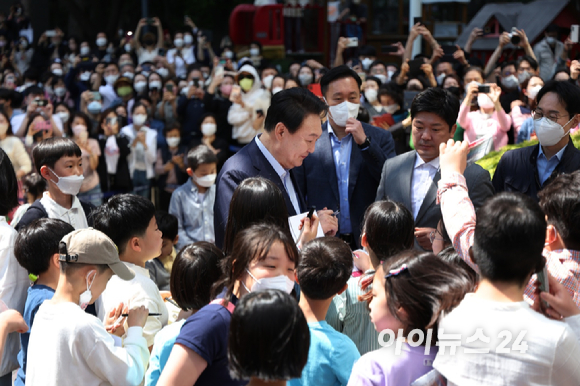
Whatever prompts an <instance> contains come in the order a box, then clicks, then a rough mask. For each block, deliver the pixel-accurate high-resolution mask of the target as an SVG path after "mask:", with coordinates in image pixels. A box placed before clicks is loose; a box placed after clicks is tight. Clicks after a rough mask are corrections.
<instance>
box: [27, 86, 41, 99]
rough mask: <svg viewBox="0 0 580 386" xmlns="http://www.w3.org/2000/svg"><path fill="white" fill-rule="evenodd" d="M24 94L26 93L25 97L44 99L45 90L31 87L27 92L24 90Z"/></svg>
mask: <svg viewBox="0 0 580 386" xmlns="http://www.w3.org/2000/svg"><path fill="white" fill-rule="evenodd" d="M23 93H24V96H25V97H27V96H29V95H34V96H42V97H44V90H43V89H41V88H40V87H38V86H30V87H28V88H27V89H26V90H24V92H23Z"/></svg>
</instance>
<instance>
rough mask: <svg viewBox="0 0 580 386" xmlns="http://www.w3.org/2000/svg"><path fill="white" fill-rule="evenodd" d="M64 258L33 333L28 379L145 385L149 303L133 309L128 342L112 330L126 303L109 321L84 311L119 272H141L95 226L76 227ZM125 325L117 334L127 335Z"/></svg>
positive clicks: (88, 385) (63, 248)
mask: <svg viewBox="0 0 580 386" xmlns="http://www.w3.org/2000/svg"><path fill="white" fill-rule="evenodd" d="M59 261H60V277H59V281H58V285H57V287H56V291H55V293H54V297H53V298H52V299H51V300H47V301H45V302H44V303H43V304H42V305H41V306H40V308H39V310H38V313H37V314H36V317H35V320H34V328H33V329H32V330H31V333H30V341H29V346H28V369H27V370H28V371H27V374H26V384H27V385H33V386H34V385H43V386H50V385H54V386H56V385H70V384H82V385H85V386H92V385H95V386H96V385H100V386H102V385H113V384H123V385H139V384H140V383H141V382H142V381H143V376H144V375H145V370H146V367H147V363H148V361H149V350H148V349H147V342H146V340H145V338H143V326H144V325H145V321H146V320H147V316H148V310H147V308H146V307H144V306H141V307H137V308H135V309H131V310H129V311H128V317H127V324H128V329H127V332H126V337H125V339H124V340H123V341H122V342H121V339H120V338H118V337H114V336H113V335H111V334H109V333H108V332H107V328H109V329H110V326H113V325H115V324H118V322H119V320H118V319H119V318H121V317H122V316H121V314H122V312H123V310H122V308H123V307H122V306H120V307H118V309H114V310H112V311H111V312H109V314H108V317H107V318H106V319H105V322H104V325H103V323H102V322H101V321H100V320H99V319H98V318H96V317H94V316H92V315H89V314H87V313H86V312H84V308H86V307H87V305H89V304H92V303H94V301H95V300H96V299H97V298H98V297H99V296H100V295H101V293H102V292H103V291H104V290H105V287H106V286H107V282H108V281H109V279H111V277H112V276H113V275H117V276H118V277H119V278H120V279H122V280H131V279H133V277H134V276H135V274H134V273H133V272H132V271H131V270H129V269H128V268H127V266H125V264H123V263H122V262H121V260H119V252H118V250H117V246H116V245H115V243H114V242H113V241H112V240H111V239H110V238H109V237H108V236H106V235H105V234H104V233H102V232H100V231H97V230H95V229H92V228H88V229H81V230H76V231H74V232H71V233H69V234H68V235H66V236H65V237H63V239H62V240H61V242H60V245H59ZM122 330H123V328H122V327H121V328H117V329H116V331H115V334H117V335H119V336H121V335H123V334H124V333H125V331H122ZM47 354H48V355H47Z"/></svg>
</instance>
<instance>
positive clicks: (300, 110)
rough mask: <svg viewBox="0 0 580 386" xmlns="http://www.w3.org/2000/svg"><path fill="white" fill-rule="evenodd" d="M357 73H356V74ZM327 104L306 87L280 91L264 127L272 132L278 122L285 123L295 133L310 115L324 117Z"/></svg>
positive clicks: (274, 99) (270, 108)
mask: <svg viewBox="0 0 580 386" xmlns="http://www.w3.org/2000/svg"><path fill="white" fill-rule="evenodd" d="M355 75H356V74H355ZM325 113H326V104H324V102H322V101H321V100H320V99H319V98H317V97H316V96H315V95H314V94H313V93H311V92H310V91H308V90H307V89H305V88H301V87H295V88H291V89H288V90H283V91H280V92H279V93H277V94H274V96H273V97H272V103H271V104H270V107H269V108H268V114H267V115H266V122H265V124H264V129H265V130H266V131H267V132H272V131H273V130H274V128H275V127H276V125H277V124H278V123H280V122H281V123H283V124H284V126H286V128H287V129H288V131H289V132H290V133H291V134H294V133H295V132H296V131H298V129H299V128H300V126H301V125H302V122H304V119H305V118H306V116H308V115H316V116H318V117H322V116H323V114H325Z"/></svg>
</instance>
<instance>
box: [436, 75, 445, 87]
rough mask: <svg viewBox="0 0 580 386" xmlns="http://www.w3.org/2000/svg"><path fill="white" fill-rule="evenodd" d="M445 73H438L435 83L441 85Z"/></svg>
mask: <svg viewBox="0 0 580 386" xmlns="http://www.w3.org/2000/svg"><path fill="white" fill-rule="evenodd" d="M446 76H447V75H446V74H445V73H442V74H439V76H438V77H437V84H438V85H439V86H441V85H442V84H443V80H445V77H446Z"/></svg>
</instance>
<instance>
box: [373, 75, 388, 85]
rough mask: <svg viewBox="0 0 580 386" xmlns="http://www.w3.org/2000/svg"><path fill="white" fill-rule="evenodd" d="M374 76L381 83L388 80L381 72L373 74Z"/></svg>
mask: <svg viewBox="0 0 580 386" xmlns="http://www.w3.org/2000/svg"><path fill="white" fill-rule="evenodd" d="M373 76H374V77H375V78H378V79H379V80H380V81H381V83H382V84H386V83H387V82H388V81H389V80H388V79H387V77H386V76H385V75H383V74H377V75H373Z"/></svg>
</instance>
